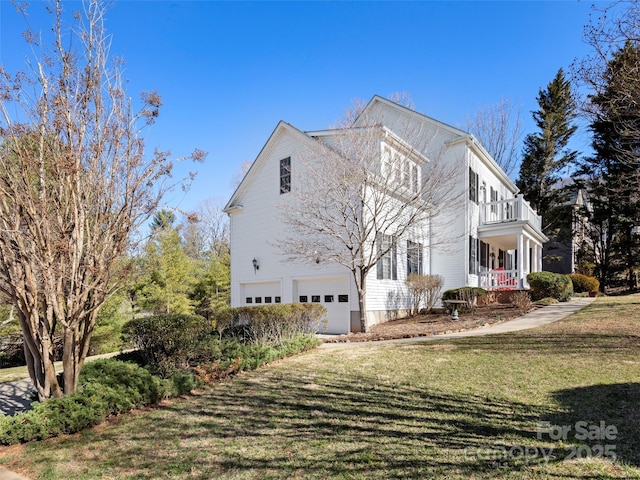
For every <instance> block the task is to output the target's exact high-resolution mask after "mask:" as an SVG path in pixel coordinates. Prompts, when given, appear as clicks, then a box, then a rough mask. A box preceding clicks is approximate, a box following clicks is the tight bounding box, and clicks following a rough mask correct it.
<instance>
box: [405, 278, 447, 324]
mask: <svg viewBox="0 0 640 480" xmlns="http://www.w3.org/2000/svg"><path fill="white" fill-rule="evenodd" d="M405 283H406V285H407V288H408V289H409V292H410V293H411V296H412V297H413V311H412V312H411V313H412V315H417V313H418V310H419V309H420V304H422V303H424V306H425V309H426V310H427V312H430V311H431V310H432V309H433V307H434V305H435V304H436V303H437V302H438V300H440V292H441V291H442V286H443V285H444V278H443V277H442V275H418V274H417V273H411V274H409V275H407V279H406V281H405Z"/></svg>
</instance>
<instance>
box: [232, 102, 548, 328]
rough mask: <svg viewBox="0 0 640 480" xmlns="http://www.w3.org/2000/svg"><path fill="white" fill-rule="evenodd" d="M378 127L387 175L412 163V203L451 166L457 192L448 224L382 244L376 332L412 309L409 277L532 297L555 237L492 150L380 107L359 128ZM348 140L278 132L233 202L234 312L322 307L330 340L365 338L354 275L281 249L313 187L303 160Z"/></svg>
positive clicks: (405, 174)
mask: <svg viewBox="0 0 640 480" xmlns="http://www.w3.org/2000/svg"><path fill="white" fill-rule="evenodd" d="M371 118H375V119H376V121H375V123H376V127H377V128H380V131H381V132H383V134H384V137H381V138H380V141H379V145H378V148H379V154H380V162H379V165H380V166H379V167H378V168H380V169H381V171H382V172H385V170H384V169H385V167H384V164H385V162H386V160H385V159H388V158H389V152H390V150H393V149H394V148H395V149H397V150H398V151H405V152H410V153H406V155H405V157H403V158H405V159H406V161H405V162H404V163H403V164H402V167H398V168H397V171H396V172H395V174H396V175H397V176H398V177H397V178H399V179H402V181H403V182H404V183H405V185H406V189H407V192H408V193H410V192H411V190H412V189H415V188H417V187H416V185H417V184H418V182H421V181H422V180H424V179H429V178H433V175H435V174H434V172H437V170H436V169H435V165H436V164H440V165H446V166H449V167H451V169H452V170H453V171H454V172H455V179H454V180H455V181H454V182H453V183H452V184H451V186H450V187H448V189H449V190H450V193H453V195H450V196H449V197H448V198H450V199H451V198H454V199H455V201H452V202H450V203H452V204H451V205H449V209H448V210H447V212H448V213H447V214H446V216H443V217H442V218H439V219H438V221H435V220H434V221H429V222H424V221H422V222H419V223H418V224H416V225H414V226H413V227H412V229H411V230H410V231H407V232H406V233H405V234H404V236H403V238H393V240H391V239H387V238H386V237H385V236H384V235H381V236H379V237H378V238H377V240H376V241H377V242H380V243H379V244H382V243H383V242H391V241H393V248H391V249H390V250H389V253H388V254H386V255H383V257H382V258H381V259H380V261H379V262H378V265H377V268H374V269H372V270H371V271H370V272H369V274H368V276H367V288H366V311H367V312H366V317H367V324H368V325H371V324H374V323H376V322H379V321H383V320H385V319H388V318H392V317H394V316H396V315H398V314H402V313H403V312H405V311H406V310H407V309H408V308H409V307H410V298H409V295H408V292H407V289H406V287H405V282H404V280H405V279H406V276H407V273H409V272H417V273H424V274H439V275H442V276H443V277H444V279H445V289H449V288H458V287H463V286H480V287H483V288H486V289H526V288H528V285H527V282H526V276H527V274H528V273H529V272H532V271H540V270H541V269H542V245H543V243H544V242H546V241H547V238H546V237H545V235H544V234H543V233H542V231H541V223H542V222H541V218H540V216H538V215H537V214H536V212H535V211H533V209H532V208H531V207H530V206H529V204H528V203H527V202H526V201H525V200H524V199H523V197H522V195H520V194H518V188H517V187H516V186H515V184H514V183H513V182H512V181H511V180H510V179H509V178H508V176H507V175H506V174H505V173H504V172H503V171H502V170H501V169H500V167H499V166H498V165H497V164H496V162H495V161H494V160H493V159H492V158H491V156H490V155H489V154H488V153H487V152H486V150H485V149H484V148H483V147H482V145H480V144H479V143H478V141H477V140H476V139H475V138H474V137H473V136H472V135H470V134H468V133H466V132H463V131H461V130H459V129H456V128H453V127H451V126H449V125H446V124H444V123H442V122H439V121H437V120H434V119H432V118H429V117H427V116H424V115H422V114H420V113H417V112H414V111H412V110H410V109H407V108H405V107H403V106H400V105H398V104H395V103H393V102H391V101H389V100H386V99H384V98H381V97H378V96H375V97H373V99H372V100H371V101H370V102H369V103H368V104H367V106H366V107H365V109H364V111H363V112H362V113H361V114H360V116H359V117H358V118H357V119H356V121H355V122H354V124H353V127H352V128H365V127H371V123H370V122H371V120H370V119H371ZM407 126H410V127H411V132H412V133H411V134H409V133H406V132H409V130H408V129H407ZM403 134H404V135H403ZM339 135H341V131H340V130H322V131H316V132H302V131H300V130H298V129H297V128H295V127H293V126H292V125H290V124H288V123H285V122H280V123H279V124H278V125H277V126H276V128H275V130H274V131H273V133H272V134H271V136H270V137H269V139H268V140H267V142H266V144H265V145H264V147H263V148H262V150H261V151H260V153H259V154H258V156H257V158H256V160H255V161H254V162H253V164H252V166H251V168H250V170H249V171H248V172H247V174H246V176H245V177H244V179H243V180H242V182H241V183H240V185H239V186H238V188H237V189H236V191H235V192H234V194H233V196H232V197H231V199H230V200H229V202H228V203H227V205H226V207H225V212H226V213H227V214H229V217H230V227H231V304H232V306H243V305H261V304H269V303H292V302H314V303H320V304H322V305H324V306H325V307H326V308H327V311H328V325H327V329H326V331H327V332H332V333H345V332H349V331H356V330H358V328H359V325H360V323H359V318H360V312H359V303H358V295H357V289H356V283H355V281H354V279H353V276H352V274H351V271H350V270H349V269H348V268H347V267H345V266H342V265H340V264H338V263H335V262H332V261H324V260H323V261H319V259H318V260H316V261H315V262H314V261H310V262H306V263H301V262H293V261H291V259H290V257H288V256H287V255H286V252H284V251H283V249H282V247H281V245H279V244H280V243H281V239H282V238H283V235H285V233H286V231H287V224H286V222H285V221H284V220H283V213H282V212H283V211H284V212H285V215H286V205H287V203H288V202H295V201H296V195H295V192H296V188H302V187H301V186H302V185H304V181H303V180H304V175H305V161H304V160H305V158H304V157H305V155H307V152H309V148H313V146H314V145H318V144H322V145H324V146H328V147H330V148H332V149H335V148H336V146H335V145H336V141H337V138H338V136H339ZM403 149H404V150H403ZM344 155H345V156H348V153H344ZM307 160H308V159H307ZM317 161H322V160H317ZM387 173H388V174H389V175H390V174H391V173H390V172H389V171H387ZM430 175H431V177H429V176H430ZM398 198H400V197H398ZM430 201H431V202H433V201H434V200H433V199H430ZM283 209H285V210H283ZM435 236H437V237H438V238H445V239H446V240H447V241H446V243H447V244H446V248H444V247H445V246H442V245H441V246H440V247H438V246H437V245H436V243H437V242H434V241H432V240H431V239H433V238H435ZM389 245H390V244H389ZM327 258H329V257H327Z"/></svg>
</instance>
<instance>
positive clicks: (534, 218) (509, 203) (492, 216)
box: [480, 195, 542, 231]
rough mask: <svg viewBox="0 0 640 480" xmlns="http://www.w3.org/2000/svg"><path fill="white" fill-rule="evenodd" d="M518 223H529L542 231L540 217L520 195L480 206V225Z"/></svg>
mask: <svg viewBox="0 0 640 480" xmlns="http://www.w3.org/2000/svg"><path fill="white" fill-rule="evenodd" d="M518 221H526V222H529V223H530V224H531V225H532V226H533V227H534V228H536V229H537V230H539V231H540V230H542V217H541V216H540V215H538V214H537V213H536V211H535V210H534V209H533V208H531V205H529V202H527V201H526V200H525V199H524V197H523V196H522V195H518V196H516V198H508V199H506V200H498V201H495V202H487V203H481V204H480V225H490V224H495V223H506V222H518Z"/></svg>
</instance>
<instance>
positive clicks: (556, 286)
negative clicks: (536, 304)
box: [527, 272, 573, 302]
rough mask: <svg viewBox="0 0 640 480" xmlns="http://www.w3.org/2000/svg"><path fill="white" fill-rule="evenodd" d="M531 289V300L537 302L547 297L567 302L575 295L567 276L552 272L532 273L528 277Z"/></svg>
mask: <svg viewBox="0 0 640 480" xmlns="http://www.w3.org/2000/svg"><path fill="white" fill-rule="evenodd" d="M527 281H528V282H529V286H530V287H531V292H530V294H531V299H532V300H533V301H537V300H540V299H543V298H545V297H553V298H555V299H556V300H558V301H560V302H566V301H567V300H569V299H570V298H571V296H572V295H573V283H572V282H571V279H570V278H569V277H568V276H567V275H562V274H560V273H552V272H532V273H530V274H529V275H527Z"/></svg>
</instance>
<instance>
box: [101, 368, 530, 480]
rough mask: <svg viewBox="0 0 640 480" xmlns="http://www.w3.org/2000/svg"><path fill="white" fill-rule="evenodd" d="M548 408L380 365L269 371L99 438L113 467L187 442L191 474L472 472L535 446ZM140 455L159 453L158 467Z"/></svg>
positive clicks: (168, 457) (167, 453)
mask: <svg viewBox="0 0 640 480" xmlns="http://www.w3.org/2000/svg"><path fill="white" fill-rule="evenodd" d="M540 413H541V412H540V411H538V409H537V408H536V407H534V406H532V405H528V404H524V403H515V402H509V401H503V400H500V399H495V398H487V397H485V396H479V395H473V394H456V395H452V394H449V393H444V392H439V391H434V390H429V389H428V388H417V387H414V386H407V385H396V384H391V383H380V379H379V378H377V377H375V376H365V375H353V376H349V377H348V378H340V379H337V378H336V377H334V376H331V377H330V379H327V378H322V377H321V376H314V375H312V374H306V373H305V372H301V373H300V374H299V375H298V374H296V373H294V374H291V372H285V373H283V372H280V373H274V372H270V373H265V372H262V373H261V374H258V375H256V374H249V375H247V376H245V377H242V378H237V379H235V380H234V381H232V382H226V383H225V384H223V385H217V386H214V387H213V388H212V389H211V390H208V391H206V392H204V393H202V394H201V395H198V396H197V397H194V398H189V399H186V400H181V401H176V402H175V403H173V404H171V405H169V406H166V407H163V408H161V409H159V410H158V411H156V412H150V413H149V414H145V415H139V416H137V418H135V420H134V424H132V425H129V426H128V428H123V429H118V431H103V432H101V433H100V435H99V437H98V438H96V439H95V440H98V441H99V440H105V441H107V442H109V443H110V444H111V445H121V446H120V447H118V449H116V450H115V451H112V452H111V454H110V456H111V458H110V459H109V462H110V463H111V464H112V465H114V466H115V467H116V468H126V469H127V470H128V471H132V470H131V469H132V466H135V465H137V467H133V471H135V470H136V469H138V470H143V471H145V470H148V469H151V472H150V473H151V474H153V473H156V474H157V473H158V472H166V471H168V470H171V469H174V467H175V465H174V463H175V462H176V461H178V459H177V458H176V457H177V456H178V457H179V455H180V452H190V455H189V456H188V457H187V456H185V457H184V458H183V460H184V461H185V462H187V461H188V462H193V464H194V465H197V469H198V472H199V473H198V474H192V476H189V477H188V478H203V479H204V478H211V477H212V476H213V475H215V474H222V475H224V476H233V475H238V476H240V477H242V478H285V477H300V476H304V477H309V478H318V477H320V478H323V477H334V476H337V477H344V476H356V477H360V478H363V477H364V478H385V479H388V478H428V477H432V476H434V475H443V474H447V475H449V474H453V476H461V477H464V476H469V475H471V476H474V475H475V476H477V475H479V474H481V473H482V472H486V473H489V472H493V473H494V474H495V473H496V472H497V471H496V470H495V469H496V454H495V448H494V447H495V446H496V445H506V446H507V447H508V448H511V447H514V448H520V449H524V448H526V447H527V446H528V447H529V448H533V447H535V448H537V447H536V445H537V443H540V442H539V441H537V440H536V428H537V426H538V421H539V419H540ZM123 430H126V432H125V431H123ZM132 432H134V433H132ZM127 435H129V437H126V442H125V436H127ZM149 436H152V437H153V441H152V444H150V443H149V442H150V440H149ZM138 440H140V441H138ZM145 442H146V443H145ZM126 444H128V446H126ZM145 444H146V445H147V446H145V447H142V445H145ZM194 452H197V453H196V454H195V455H196V456H195V457H194ZM141 458H143V459H148V458H153V459H154V462H153V466H151V465H146V466H145V464H144V462H143V463H140V462H141ZM507 460H508V459H507ZM516 460H518V459H516ZM520 460H521V459H520ZM503 466H504V465H503ZM522 467H523V463H522V462H520V463H518V461H516V462H515V463H513V464H510V465H508V468H509V469H510V470H511V471H514V470H517V469H519V468H522ZM507 476H508V475H507Z"/></svg>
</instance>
